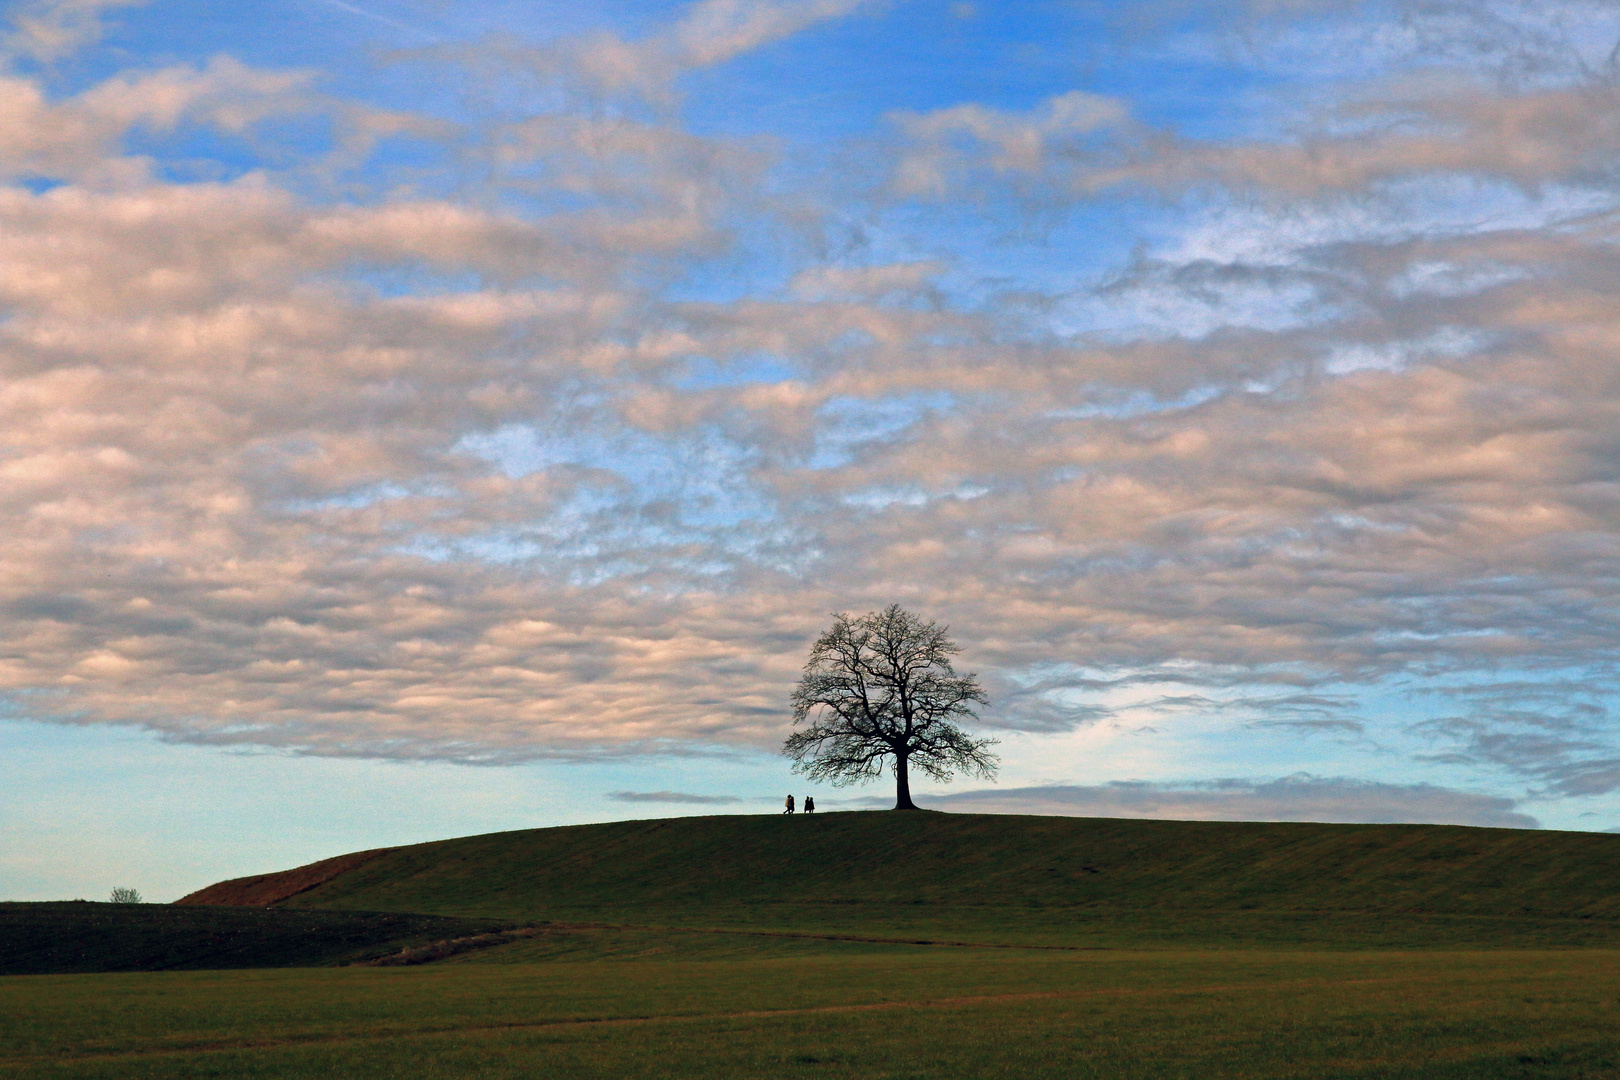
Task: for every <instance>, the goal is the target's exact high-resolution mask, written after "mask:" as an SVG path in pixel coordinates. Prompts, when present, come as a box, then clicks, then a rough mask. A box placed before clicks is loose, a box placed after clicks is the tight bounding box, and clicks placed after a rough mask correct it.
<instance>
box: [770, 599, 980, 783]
mask: <svg viewBox="0 0 1620 1080" xmlns="http://www.w3.org/2000/svg"><path fill="white" fill-rule="evenodd" d="M947 630H948V628H947V627H943V626H940V625H939V624H938V623H933V622H924V621H922V620H921V619H919V618H918V617H917V616H915V615H913V614H912V613H911V612H909V611H906V610H905V609H904V608H902V607H900V605H898V604H894V605H891V606H890V607H888V608H885V609H884V610H883V611H874V612H871V613H869V614H867V615H863V616H862V617H860V618H859V619H851V618H850V617H849V616H848V615H842V614H840V615H834V616H833V625H832V629H831V630H829V631H827V632H826V633H825V634H823V635H822V636H821V639H820V640H819V641H817V642H816V643H815V645H813V646H812V647H811V649H810V659H809V660H808V661H807V662H806V663H805V665H804V677H803V678H802V679H800V680H799V685H798V688H797V689H795V690H794V691H793V723H794V725H795V726H797V725H798V724H800V723H803V722H805V721H807V720H808V721H809V722H810V725H809V727H806V728H805V729H803V730H802V731H795V732H794V733H793V734H791V735H789V736H788V738H787V742H785V743H784V744H783V745H782V753H784V754H786V755H787V756H788V757H790V758H793V759H794V765H793V771H794V772H797V773H802V774H804V775H805V776H808V777H810V779H812V780H830V781H832V783H833V784H834V785H835V786H838V787H842V786H844V785H846V784H855V783H862V784H864V783H866V782H867V781H868V780H872V779H874V778H876V777H878V776H881V775H882V774H883V767H884V764H885V762H886V761H887V760H889V759H892V766H891V767H892V769H893V771H894V779H895V801H894V808H895V809H896V810H915V809H917V806H916V804H915V803H913V802H912V801H911V774H910V770H911V767H912V766H916V767H917V768H918V769H920V770H922V771H923V772H924V773H926V774H927V775H928V776H931V777H933V778H934V779H935V780H950V779H951V778H952V776H953V775H954V774H955V773H956V772H957V771H961V772H964V773H967V774H968V775H970V776H979V777H984V778H986V779H994V777H995V774H996V766H997V765H998V764H999V759H998V758H997V757H996V755H994V754H992V753H990V751H989V749H988V747H991V746H994V745H995V740H994V739H972V738H969V737H968V735H967V733H966V732H964V731H963V730H962V729H961V728H959V727H957V726H956V723H955V721H957V720H960V719H963V718H973V717H976V715H977V714H975V713H974V712H973V710H972V708H970V706H971V705H972V704H974V703H978V704H980V705H984V704H988V702H987V701H986V700H985V696H984V691H983V689H981V688H980V686H979V683H978V680H977V679H975V678H974V676H973V675H971V674H969V675H958V674H956V670H955V669H954V668H953V667H952V666H951V657H952V656H954V655H955V654H956V653H959V652H961V651H962V650H961V649H959V648H957V647H956V644H955V643H954V642H952V641H951V640H950V638H948V637H946V636H945V635H946V632H947Z"/></svg>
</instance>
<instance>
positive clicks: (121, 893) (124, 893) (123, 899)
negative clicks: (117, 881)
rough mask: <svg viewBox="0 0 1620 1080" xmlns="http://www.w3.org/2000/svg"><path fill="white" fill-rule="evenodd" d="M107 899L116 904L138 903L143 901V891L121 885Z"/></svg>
mask: <svg viewBox="0 0 1620 1080" xmlns="http://www.w3.org/2000/svg"><path fill="white" fill-rule="evenodd" d="M107 899H108V900H109V901H111V902H112V903H114V904H138V903H140V902H141V891H140V890H139V889H131V888H129V887H128V886H127V885H119V886H117V887H116V888H114V889H113V891H112V895H111V896H109V897H107Z"/></svg>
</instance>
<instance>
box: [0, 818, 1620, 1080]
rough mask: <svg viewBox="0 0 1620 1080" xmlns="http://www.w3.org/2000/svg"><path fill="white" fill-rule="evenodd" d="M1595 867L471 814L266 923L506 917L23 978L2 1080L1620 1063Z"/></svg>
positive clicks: (1160, 842)
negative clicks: (417, 935)
mask: <svg viewBox="0 0 1620 1080" xmlns="http://www.w3.org/2000/svg"><path fill="white" fill-rule="evenodd" d="M1617 870H1620V837H1612V836H1603V835H1592V834H1575V833H1551V832H1533V831H1515V830H1490V829H1463V828H1449V827H1436V826H1329V825H1297V824H1294V825H1259V824H1233V823H1186V822H1150V821H1093V820H1081V819H1061V818H1017V817H988V816H967V815H961V816H957V815H940V814H879V813H872V814H848V815H831V814H829V815H826V816H825V817H821V818H816V819H808V820H807V819H804V818H780V817H775V816H771V817H729V818H697V819H678V820H673V821H661V822H621V823H616V824H612V825H597V826H579V827H573V828H567V829H546V830H533V831H527V832H518V833H502V834H493V835H490V836H482V837H469V838H465V839H460V840H452V841H444V842H441V843H438V844H428V845H419V846H416V847H410V848H401V849H395V850H393V851H388V852H384V853H382V854H381V855H378V856H375V857H372V858H370V859H369V861H365V862H363V863H362V864H360V865H356V866H349V867H346V868H345V869H344V870H343V871H342V872H341V873H339V874H337V875H336V876H335V877H332V878H331V879H330V880H326V881H324V882H322V881H319V880H318V875H316V876H315V877H311V876H310V875H309V874H308V873H306V874H304V875H303V877H298V878H289V879H288V880H289V881H295V882H296V883H297V887H298V890H299V891H296V892H294V893H292V894H291V895H289V896H287V898H286V899H285V900H284V901H283V902H282V904H281V905H280V906H279V908H276V909H272V910H271V911H270V912H260V913H261V914H268V915H277V914H280V915H287V916H299V915H315V914H324V915H333V914H341V913H347V914H348V915H350V916H352V917H353V918H356V919H361V920H364V919H371V918H379V917H386V916H376V915H372V914H367V913H368V912H393V913H399V912H419V913H426V914H433V915H438V916H442V917H450V918H472V919H485V920H494V921H497V922H499V921H501V920H506V921H507V924H510V923H512V922H527V923H531V924H533V925H534V927H535V928H534V929H533V930H532V931H530V932H528V936H523V937H519V938H515V939H512V940H510V941H507V942H505V943H498V944H494V945H493V946H491V947H487V948H480V949H476V950H473V951H464V952H461V953H459V954H458V955H453V956H449V957H447V958H445V959H440V960H437V961H435V962H433V963H428V964H423V965H421V966H416V967H409V968H377V967H324V968H310V967H303V968H280V969H261V970H222V971H167V972H155V973H138V974H137V973H132V974H97V975H88V974H77V975H75V974H58V975H17V976H11V977H8V978H5V979H0V1076H28V1077H34V1076H38V1077H47V1076H48V1077H205V1076H207V1077H239V1076H240V1077H401V1078H406V1077H408V1078H410V1080H430V1078H434V1077H520V1076H522V1077H528V1076H544V1077H593V1078H597V1077H600V1078H624V1077H760V1078H764V1077H782V1076H790V1077H796V1076H817V1077H827V1076H847V1077H874V1078H876V1077H886V1078H887V1077H892V1078H896V1080H899V1078H915V1080H921V1078H931V1080H936V1078H937V1080H944V1078H956V1077H961V1078H975V1077H1133V1078H1135V1077H1141V1078H1144V1080H1145V1078H1158V1077H1187V1078H1195V1077H1196V1078H1200V1080H1206V1078H1225V1077H1233V1078H1236V1077H1255V1078H1258V1077H1298V1078H1314V1077H1425V1078H1427V1077H1436V1078H1439V1077H1446V1078H1453V1077H1454V1078H1459V1080H1463V1078H1467V1080H1474V1078H1496V1077H1515V1078H1518V1077H1561V1078H1564V1077H1567V1078H1598V1077H1608V1078H1620V928H1617V925H1616V924H1617V922H1620V919H1617V918H1616V914H1617V905H1616V896H1615V892H1614V890H1615V888H1616V886H1617V884H1620V873H1616V871H1617ZM274 885H275V881H273V880H272V881H269V882H268V883H267V882H266V881H264V880H260V881H259V882H258V883H257V884H256V885H255V886H254V887H255V888H257V889H260V890H261V891H262V890H263V889H264V888H266V887H267V886H274ZM227 891H228V890H227ZM215 895H216V896H217V895H220V894H219V893H216V894H215ZM88 906H89V907H104V905H88ZM169 910H171V911H186V910H190V911H196V912H201V913H220V912H230V911H240V910H241V909H231V908H219V907H199V908H189V909H187V908H177V909H169ZM919 942H927V943H926V944H919Z"/></svg>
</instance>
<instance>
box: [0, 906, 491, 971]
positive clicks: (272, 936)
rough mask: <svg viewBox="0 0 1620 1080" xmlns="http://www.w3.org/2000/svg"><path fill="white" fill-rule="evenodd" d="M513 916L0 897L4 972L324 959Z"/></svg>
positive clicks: (456, 934) (381, 951)
mask: <svg viewBox="0 0 1620 1080" xmlns="http://www.w3.org/2000/svg"><path fill="white" fill-rule="evenodd" d="M511 925H512V924H511V923H510V922H503V921H495V920H489V919H479V920H473V919H456V918H446V917H444V916H438V915H416V914H402V913H399V912H359V911H309V910H304V911H299V910H290V909H285V908H282V909H265V908H251V907H175V906H174V905H172V904H95V903H88V902H86V901H83V900H71V901H55V902H51V903H39V904H25V903H0V975H44V974H67V973H75V972H92V971H189V970H197V969H203V968H269V967H321V966H329V965H335V964H349V963H361V962H366V961H372V960H377V959H381V958H385V957H390V956H393V955H394V954H398V953H401V952H405V951H407V950H411V949H420V948H425V947H429V946H432V945H433V944H435V943H438V942H443V941H445V940H451V939H461V938H469V937H473V936H475V935H487V934H494V933H497V932H499V931H501V930H504V929H507V928H508V927H510V926H511Z"/></svg>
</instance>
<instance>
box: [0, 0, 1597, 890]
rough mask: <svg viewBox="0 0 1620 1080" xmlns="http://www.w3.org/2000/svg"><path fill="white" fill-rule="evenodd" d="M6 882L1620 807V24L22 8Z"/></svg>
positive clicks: (9, 60) (922, 6)
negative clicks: (848, 722) (396, 856)
mask: <svg viewBox="0 0 1620 1080" xmlns="http://www.w3.org/2000/svg"><path fill="white" fill-rule="evenodd" d="M3 15H4V20H5V21H4V28H3V30H0V365H3V370H0V513H3V514H4V521H5V523H6V527H5V528H4V529H3V530H0V899H14V900H34V899H52V898H71V897H75V896H83V897H86V898H90V899H99V898H103V897H104V896H105V895H106V893H107V891H108V890H109V889H110V888H111V887H113V886H114V885H127V886H132V887H136V888H139V889H141V890H142V891H143V892H144V893H145V894H146V895H147V896H148V897H149V898H152V899H159V900H167V899H173V898H174V897H177V896H179V895H182V894H183V893H185V892H188V891H191V890H193V889H196V888H199V887H201V886H203V885H205V884H208V883H210V882H212V881H215V880H218V879H220V878H225V877H230V876H236V875H240V874H248V873H256V872H264V871H268V870H273V869H279V868H283V867H286V866H291V865H296V864H298V863H302V862H308V861H312V860H314V859H317V858H321V857H325V856H329V855H333V854H338V853H341V852H343V851H350V850H356V849H360V848H366V847H376V846H381V845H386V844H399V843H409V842H416V841H422V840H429V839H435V838H439V837H444V836H451V835H464V834H468V833H476V832H484V831H491V830H496V829H510V828H524V827H534V826H543V825H558V824H568V823H573V822H583V821H600V820H613V819H619V818H626V817H660V816H671V815H677V814H706V813H760V812H769V811H772V810H773V809H774V808H775V807H776V806H778V805H779V804H780V802H781V799H782V796H783V795H784V794H785V793H786V792H788V791H790V790H791V791H794V792H796V793H797V794H799V795H800V796H801V797H802V796H803V795H805V794H812V795H814V796H815V797H816V799H817V802H818V804H819V805H820V806H821V807H822V808H824V809H849V810H855V809H879V808H881V807H883V806H885V805H888V802H889V798H890V797H891V793H887V792H886V790H885V786H884V785H881V784H880V785H873V786H869V787H864V788H862V787H853V788H841V789H840V788H831V787H820V788H818V787H814V786H812V785H809V784H807V783H806V782H804V781H803V780H802V778H799V777H796V776H794V775H793V774H792V773H791V772H790V771H789V763H788V762H787V761H785V760H784V759H783V758H782V757H781V756H780V755H779V753H778V748H779V747H780V745H781V742H782V739H783V738H784V736H785V734H786V733H787V731H788V730H790V724H791V710H790V707H789V706H788V694H789V692H790V691H791V689H792V687H793V685H794V683H795V682H796V681H797V678H798V674H799V671H800V668H801V666H802V664H803V662H804V658H805V654H806V652H807V651H808V648H809V645H810V643H811V642H812V641H814V639H815V638H816V637H817V636H818V634H820V633H821V632H823V631H824V630H825V629H827V627H828V626H829V625H830V623H831V620H832V617H833V614H834V613H838V612H849V613H852V614H857V615H858V614H861V613H864V612H866V611H870V610H874V609H878V608H882V607H885V606H887V605H889V604H893V603H898V604H901V605H903V606H905V607H907V608H908V609H910V610H913V611H915V612H917V613H919V614H920V615H922V616H924V617H925V618H929V619H934V620H937V621H939V622H940V623H942V624H946V625H948V626H949V627H950V632H951V635H952V637H953V638H954V639H955V640H956V641H957V642H958V643H959V644H960V646H961V648H962V653H961V656H960V667H961V669H962V670H965V671H972V672H975V673H976V674H977V675H978V677H979V679H980V680H981V681H982V682H983V684H984V686H985V688H986V691H987V696H988V698H989V702H990V703H989V705H988V706H986V707H985V708H983V709H981V710H980V716H979V721H978V723H977V724H976V725H975V726H974V731H975V733H977V734H982V735H987V736H989V737H993V738H997V739H999V740H1000V744H999V746H998V747H997V750H998V752H999V753H1000V754H1001V757H1002V768H1001V774H1000V778H999V780H998V782H996V783H994V784H989V783H985V782H983V781H979V780H974V781H971V782H966V781H958V782H957V783H955V784H952V785H935V784H928V785H918V789H917V797H918V801H919V802H920V803H922V804H923V805H925V806H932V807H935V808H938V809H957V810H962V811H989V812H1013V813H1060V814H1081V815H1086V814H1098V815H1121V816H1146V817H1183V818H1209V819H1256V818H1263V819H1275V820H1322V821H1433V822H1452V823H1459V824H1473V825H1505V826H1514V827H1542V828H1554V829H1580V830H1592V831H1604V830H1620V729H1617V725H1616V723H1615V722H1614V720H1613V718H1612V716H1611V712H1612V710H1613V708H1614V706H1615V704H1616V701H1617V699H1616V693H1617V690H1620V669H1617V663H1616V662H1617V651H1620V636H1617V633H1616V630H1617V618H1620V590H1617V585H1620V362H1617V356H1620V354H1617V349H1620V304H1617V302H1616V301H1617V299H1620V297H1617V295H1616V294H1617V292H1620V249H1617V247H1616V244H1615V233H1616V231H1617V229H1620V119H1617V118H1620V3H1617V2H1590V3H1586V2H1559V0H1551V2H1547V0H1538V2H1536V3H1509V2H1502V3H1498V2H1491V0H1474V2H1450V0H1413V2H1400V0H1392V2H1388V3H1356V2H1350V0H1344V2H1339V0H1225V2H1220V3H1214V2H1206V0H1140V2H1132V3H1100V2H1097V3H1094V2H1089V0H1023V2H1004V3H992V2H960V0H958V2H949V0H697V2H695V3H666V2H662V0H660V2H653V0H605V2H603V3H599V4H594V5H580V4H574V3H562V2H560V0H487V2H478V3H449V2H447V0H353V2H350V0H262V2H256V3H252V4H247V3H242V4H219V3H217V2H214V3H207V2H203V0H150V2H147V3H140V2H124V0H23V2H20V3H17V2H14V3H12V4H10V5H9V6H7V7H6V8H4V9H3Z"/></svg>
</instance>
